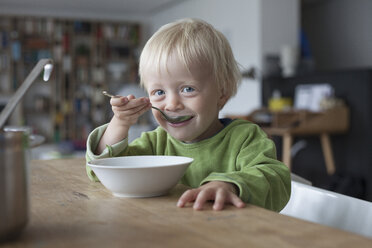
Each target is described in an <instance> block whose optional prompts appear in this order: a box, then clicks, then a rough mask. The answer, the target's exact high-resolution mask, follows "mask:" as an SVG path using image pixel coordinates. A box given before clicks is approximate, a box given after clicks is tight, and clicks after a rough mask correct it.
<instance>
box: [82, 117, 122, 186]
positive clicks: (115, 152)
mask: <svg viewBox="0 0 372 248" xmlns="http://www.w3.org/2000/svg"><path fill="white" fill-rule="evenodd" d="M107 125H108V124H105V125H102V126H100V127H97V128H96V129H94V130H93V131H92V132H91V133H90V134H89V136H88V139H87V151H86V155H85V159H86V162H87V163H88V162H89V161H91V160H94V159H99V158H109V157H117V156H119V154H121V153H123V151H124V150H125V148H126V147H127V146H128V138H126V139H124V140H122V141H120V142H118V143H116V144H114V145H111V146H109V145H106V148H105V149H104V150H103V151H102V153H101V154H95V153H94V151H95V150H96V148H97V146H98V143H99V141H100V140H101V137H102V135H103V134H104V132H105V131H106V128H107ZM85 168H86V171H87V174H88V177H89V178H90V179H91V180H92V181H99V180H98V178H97V176H96V175H95V174H94V172H93V171H92V169H91V168H90V167H89V166H88V164H87V165H86V167H85Z"/></svg>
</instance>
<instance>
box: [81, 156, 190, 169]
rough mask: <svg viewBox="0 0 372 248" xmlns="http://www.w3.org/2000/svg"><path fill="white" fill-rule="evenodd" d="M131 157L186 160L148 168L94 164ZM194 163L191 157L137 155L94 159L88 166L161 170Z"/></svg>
mask: <svg viewBox="0 0 372 248" xmlns="http://www.w3.org/2000/svg"><path fill="white" fill-rule="evenodd" d="M128 157H131V158H132V159H133V158H140V157H141V158H143V157H146V158H151V157H157V158H159V157H163V158H166V157H171V158H175V157H177V158H180V159H181V158H183V159H185V160H184V161H180V162H177V163H171V164H162V165H155V166H154V165H148V166H128V165H99V164H94V163H95V162H96V161H102V160H118V159H123V158H128ZM193 161H194V159H193V158H191V157H186V156H175V155H136V156H120V157H109V158H99V159H94V160H91V161H89V162H87V165H88V166H90V167H92V168H106V169H146V168H161V167H170V166H175V165H183V164H191V163H192V162H193Z"/></svg>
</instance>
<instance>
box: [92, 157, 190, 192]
mask: <svg viewBox="0 0 372 248" xmlns="http://www.w3.org/2000/svg"><path fill="white" fill-rule="evenodd" d="M192 161H193V159H192V158H188V157H180V156H125V157H116V158H104V159H97V160H92V161H90V162H88V163H87V165H88V166H90V167H91V168H92V170H93V171H94V173H95V174H96V176H97V177H98V179H99V180H100V181H101V183H102V184H103V185H104V186H105V187H106V188H107V189H108V190H110V191H111V192H112V193H113V195H114V196H118V197H152V196H160V195H164V194H166V193H168V191H169V190H170V189H171V188H173V187H174V186H175V185H176V184H177V183H178V182H179V180H180V179H181V177H182V176H183V174H184V173H185V171H186V169H187V167H188V166H189V165H190V164H191V162H192Z"/></svg>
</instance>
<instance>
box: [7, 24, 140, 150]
mask: <svg viewBox="0 0 372 248" xmlns="http://www.w3.org/2000/svg"><path fill="white" fill-rule="evenodd" d="M140 40H141V26H140V24H138V23H134V22H114V21H111V22H109V21H105V22H103V21H88V20H64V19H54V18H38V17H25V18H21V17H0V72H1V73H0V75H1V76H0V108H1V106H2V107H3V106H5V104H6V102H7V100H8V99H9V96H11V95H12V93H13V92H14V91H15V90H16V89H17V88H18V87H19V85H20V84H21V83H22V82H23V80H24V79H25V77H26V76H27V74H28V73H29V72H30V71H31V69H32V67H33V66H34V65H35V64H36V63H37V61H38V60H39V59H41V58H46V57H48V58H52V59H53V61H54V69H53V73H52V77H51V80H50V81H49V82H48V83H45V82H42V80H41V77H40V80H37V81H36V82H35V83H34V84H33V86H32V87H31V88H30V90H29V91H28V92H27V94H26V95H25V97H24V99H23V101H22V105H21V107H20V108H19V114H18V115H17V118H13V120H12V121H9V123H8V124H14V125H29V126H32V127H33V129H34V132H37V133H39V134H42V135H44V136H45V137H46V138H47V139H48V140H49V141H56V142H58V141H63V140H71V141H74V142H75V143H76V144H81V145H82V144H84V143H85V140H86V137H87V135H88V134H89V132H90V131H91V130H92V129H93V128H94V127H96V126H98V125H100V124H103V123H105V122H107V121H108V120H109V117H110V115H111V111H110V106H109V104H108V101H107V99H106V98H104V97H103V96H102V94H101V92H102V90H108V91H111V92H115V91H117V90H118V89H120V88H121V87H122V86H123V84H125V83H129V82H138V78H137V61H138V57H137V54H138V49H139V44H140Z"/></svg>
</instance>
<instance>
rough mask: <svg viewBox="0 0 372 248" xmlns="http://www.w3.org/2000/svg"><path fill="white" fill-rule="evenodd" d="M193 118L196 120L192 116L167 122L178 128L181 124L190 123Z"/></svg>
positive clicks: (180, 117)
mask: <svg viewBox="0 0 372 248" xmlns="http://www.w3.org/2000/svg"><path fill="white" fill-rule="evenodd" d="M192 118H194V116H191V115H188V116H179V117H175V118H174V119H173V120H171V121H169V120H167V121H168V123H169V124H170V125H172V126H178V125H180V124H183V123H185V122H188V121H190V120H191V119H192Z"/></svg>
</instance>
